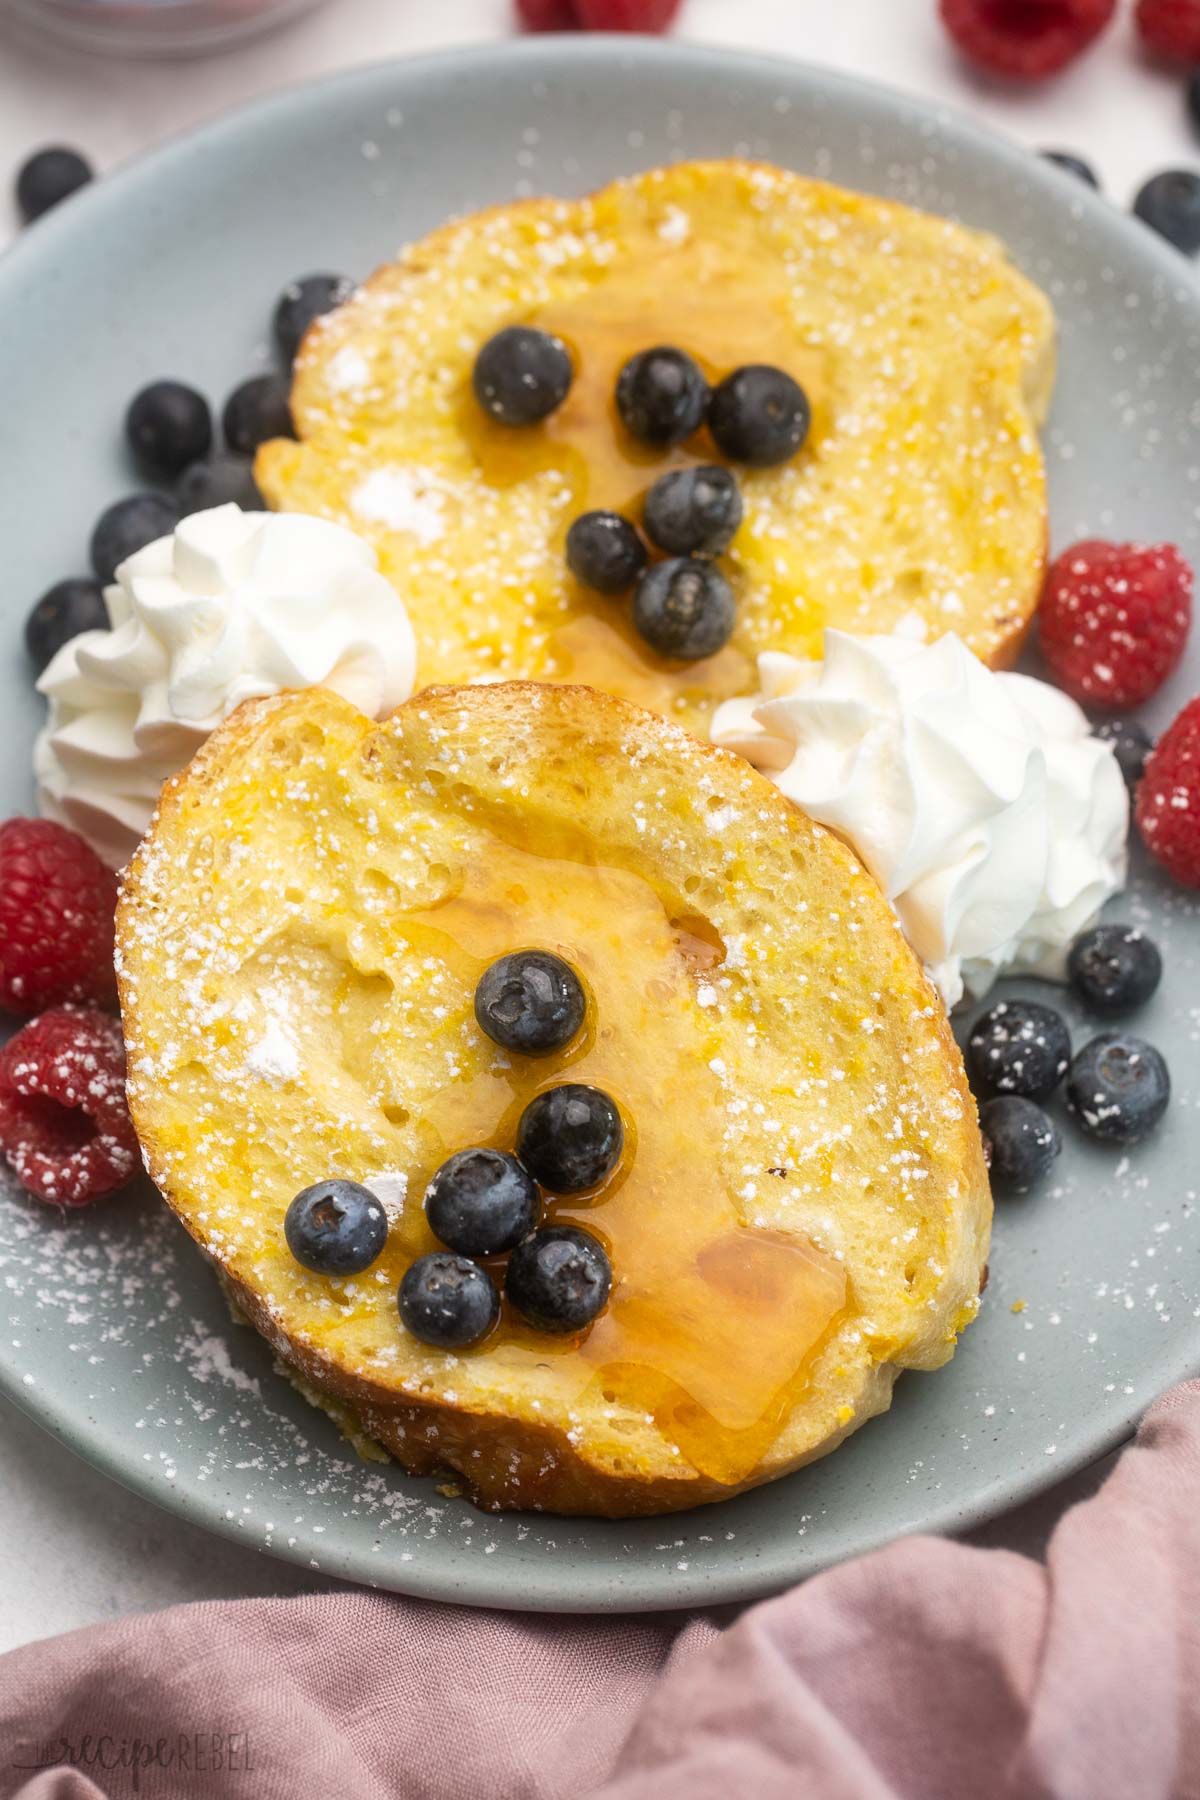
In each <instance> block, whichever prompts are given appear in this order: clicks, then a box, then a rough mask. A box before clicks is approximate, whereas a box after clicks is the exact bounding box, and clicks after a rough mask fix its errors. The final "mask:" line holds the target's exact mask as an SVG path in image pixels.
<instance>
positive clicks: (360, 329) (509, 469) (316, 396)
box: [256, 162, 1054, 730]
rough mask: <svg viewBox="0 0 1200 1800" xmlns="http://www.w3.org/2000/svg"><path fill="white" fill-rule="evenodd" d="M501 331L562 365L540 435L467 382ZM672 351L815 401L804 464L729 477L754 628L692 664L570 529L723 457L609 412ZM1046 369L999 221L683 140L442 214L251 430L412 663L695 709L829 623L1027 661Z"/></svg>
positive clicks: (312, 341) (681, 715)
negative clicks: (697, 150) (661, 163)
mask: <svg viewBox="0 0 1200 1800" xmlns="http://www.w3.org/2000/svg"><path fill="white" fill-rule="evenodd" d="M513 323H521V324H529V325H534V326H538V327H541V328H543V329H545V330H546V331H549V332H551V333H554V334H556V335H557V336H558V337H560V338H561V339H562V340H563V341H564V342H565V343H566V345H567V347H568V349H569V351H570V353H571V357H572V361H573V363H574V368H575V374H574V381H573V384H572V386H571V389H570V392H569V394H568V395H567V398H566V401H565V403H564V404H563V405H562V406H561V407H560V408H559V409H558V411H556V412H555V413H554V414H553V415H552V416H551V417H550V418H548V419H547V420H545V422H544V423H542V424H540V425H535V426H532V427H526V428H513V427H511V426H505V425H501V424H498V423H496V422H495V421H494V420H492V419H490V418H489V417H487V416H486V414H485V413H484V412H483V410H482V409H481V407H480V406H479V404H478V403H477V401H476V400H475V398H474V396H473V393H472V384H471V372H472V365H473V362H474V359H475V357H476V354H477V353H478V351H479V350H480V348H481V346H482V345H483V344H484V342H485V341H486V340H487V339H488V338H489V337H490V336H491V335H492V334H493V333H495V332H496V331H497V330H498V329H500V328H502V327H504V326H506V325H510V324H513ZM663 343H665V344H674V345H677V346H679V347H680V348H682V349H684V350H686V351H688V352H690V354H691V355H692V356H693V357H694V358H695V359H696V360H697V361H698V362H699V364H700V366H701V368H702V369H703V371H704V373H705V374H706V375H707V376H708V377H709V379H710V380H715V379H717V378H718V377H719V376H721V375H724V374H727V373H728V372H729V371H730V370H731V369H732V368H733V367H734V366H736V365H740V364H743V363H747V362H767V363H771V364H774V365H776V366H779V367H782V368H783V369H785V370H786V371H787V372H788V373H789V374H791V375H792V376H794V378H795V379H796V380H797V381H799V383H800V385H801V386H802V387H803V388H804V390H805V392H806V393H807V395H808V398H809V401H810V403H811V407H812V425H811V430H810V432H809V435H808V439H807V442H806V443H805V444H804V447H803V448H802V449H801V450H800V452H799V454H797V455H796V456H795V457H793V459H792V460H791V461H789V462H787V463H785V464H783V465H782V466H778V467H774V468H764V469H741V468H739V470H738V477H739V480H740V482H741V485H742V489H743V493H744V499H745V518H744V520H743V523H742V525H741V528H740V530H739V531H738V533H737V536H736V537H735V539H734V542H733V546H732V549H731V552H730V554H729V557H728V558H727V559H726V561H727V566H728V569H729V574H730V578H731V580H732V583H733V587H734V592H735V596H736V601H737V624H736V627H735V630H734V634H733V637H732V639H731V640H730V641H729V643H728V644H727V645H726V646H725V648H724V649H722V650H720V651H719V652H718V653H717V654H716V655H714V656H710V657H708V658H707V659H706V660H705V661H703V662H699V663H695V664H691V665H680V664H671V663H668V662H664V661H662V660H661V659H659V658H657V657H656V656H655V655H654V654H653V653H652V652H651V651H650V650H649V649H648V647H647V646H646V645H645V644H644V643H643V642H642V640H641V639H640V638H639V637H638V636H637V634H636V632H634V631H633V629H632V628H631V624H630V619H629V608H628V606H627V605H626V604H623V603H622V602H621V601H614V600H606V599H604V598H602V597H600V596H598V595H596V594H595V593H592V592H590V591H588V590H587V589H585V588H583V587H581V586H580V584H579V583H577V582H576V581H575V580H574V579H573V578H572V577H571V576H570V574H569V573H568V571H567V568H566V564H565V561H564V552H563V546H564V540H565V536H566V532H567V528H568V526H569V525H570V523H571V521H572V520H573V519H574V518H576V517H577V516H578V515H579V514H580V513H582V512H583V511H585V510H587V509H591V508H596V507H603V508H616V509H617V510H619V511H624V512H626V513H627V514H629V515H630V516H633V517H636V516H637V515H638V512H639V509H640V503H641V496H642V495H643V493H644V491H645V489H646V488H647V487H648V486H649V485H650V483H651V482H652V481H653V480H654V478H655V477H656V476H657V475H659V474H661V473H662V472H663V471H664V470H666V469H668V468H672V467H683V466H687V465H691V464H696V463H701V462H712V461H714V460H716V461H721V460H723V459H722V458H721V457H720V455H719V453H718V452H717V451H716V449H715V446H714V444H713V442H712V440H711V439H710V437H709V435H708V433H707V432H706V431H704V430H700V431H698V432H697V433H696V434H695V435H694V436H693V437H691V438H689V439H688V440H687V441H686V442H685V443H683V444H682V445H680V446H678V447H677V448H675V449H673V450H669V451H661V450H657V451H656V450H652V449H650V448H649V447H648V446H646V445H644V444H639V443H637V442H636V441H635V440H634V439H633V438H631V437H630V436H629V434H628V433H627V432H626V431H625V430H624V429H623V427H622V426H621V425H620V423H619V420H618V418H617V415H616V412H615V408H614V403H613V392H614V386H615V382H616V376H617V373H618V370H619V369H620V368H621V366H622V365H623V363H624V362H625V361H626V359H627V358H628V357H629V356H631V355H632V354H634V353H635V352H637V351H639V350H643V349H646V348H648V347H650V346H652V345H655V344H663ZM1053 361H1054V356H1053V319H1052V315H1051V311H1050V307H1049V303H1048V302H1047V300H1046V299H1045V297H1044V295H1043V294H1041V293H1040V291H1039V290H1038V289H1037V288H1035V287H1034V286H1033V285H1032V284H1031V283H1030V282H1029V281H1027V280H1026V279H1025V278H1024V277H1023V276H1022V275H1021V274H1019V273H1018V271H1017V270H1016V269H1015V268H1014V267H1013V265H1012V264H1011V263H1010V262H1009V260H1008V258H1007V256H1006V255H1005V253H1004V250H1003V249H1002V247H1001V246H1000V245H999V244H998V243H997V242H996V241H995V240H994V239H992V238H990V237H987V236H984V235H982V234H981V233H979V232H976V231H970V230H966V229H964V228H963V227H962V226H959V225H956V224H952V223H950V222H948V221H947V220H944V219H938V218H933V217H931V216H929V215H927V214H924V213H919V212H915V211H913V210H912V209H910V208H908V207H905V206H900V205H896V204H894V203H890V202H887V201H883V200H877V199H873V198H870V197H868V196H866V195H862V194H855V193H849V192H846V191H844V190H842V189H839V188H836V187H831V186H829V185H827V184H825V183H823V182H819V181H812V180H808V179H806V178H805V177H803V176H799V175H794V174H791V173H789V172H787V171H785V170H782V169H778V168H773V167H770V166H767V165H764V164H752V163H744V162H708V163H680V164H676V165H675V166H673V167H671V168H666V169H655V170H651V171H650V172H648V173H646V174H643V175H638V176H635V177H634V178H632V179H631V180H626V181H618V182H615V183H613V185H612V186H610V187H607V188H604V189H602V190H601V191H600V192H599V193H597V194H594V195H592V196H590V197H588V198H585V199H582V200H555V199H539V200H529V201H522V202H518V203H515V204H513V205H510V206H504V207H499V208H495V209H493V210H491V211H487V212H482V213H477V214H475V215H473V216H471V217H469V218H464V219H460V220H457V221H454V222H452V223H451V224H448V225H446V226H444V227H442V229H440V230H438V231H435V232H434V233H433V234H432V235H431V236H430V237H428V238H426V239H424V240H423V241H422V242H420V243H418V244H415V245H413V246H412V247H411V248H409V249H408V250H406V251H405V252H404V253H403V254H402V255H401V256H400V258H399V259H398V260H397V261H396V262H395V263H393V264H391V265H389V266H386V267H384V268H382V269H380V270H379V271H378V272H377V273H376V274H375V275H374V276H372V277H371V279H370V280H369V281H368V282H367V283H366V285H365V287H363V288H362V289H361V290H360V291H359V292H358V293H357V294H356V295H355V296H354V297H353V298H352V299H350V300H349V301H348V302H347V303H346V304H345V305H344V306H342V307H341V308H340V309H339V310H338V311H336V312H334V313H331V314H329V315H328V316H327V317H326V318H324V319H322V320H319V321H318V322H317V324H316V325H314V326H313V328H312V329H311V330H310V332H309V333H308V336H307V337H306V338H305V340H304V344H303V346H302V349H301V353H300V356H299V359H298V361H297V364H296V372H295V381H294V387H293V395H292V411H293V414H294V419H295V425H296V430H297V433H298V437H299V442H292V441H283V440H278V441H275V442H272V443H269V444H267V445H265V446H264V447H263V448H262V450H261V451H260V452H259V455H258V459H257V463H256V475H257V478H258V482H259V485H260V487H261V488H262V491H263V493H264V494H265V496H266V498H267V500H268V503H269V504H270V505H271V506H273V507H277V508H282V509H286V510H292V511H305V512H313V513H320V514H323V515H324V516H326V517H329V518H333V519H337V520H339V521H341V522H343V523H345V524H347V525H350V526H352V527H353V528H354V529H355V530H356V531H359V532H361V533H363V534H364V535H365V536H367V537H368V538H370V540H371V542H372V543H373V544H374V545H375V547H376V549H377V550H378V552H379V555H380V559H381V563H382V567H383V569H384V571H385V572H386V573H387V574H388V575H389V576H390V577H391V579H392V580H393V582H394V583H395V585H396V587H397V588H398V590H399V592H400V594H401V596H402V598H403V599H404V602H405V604H406V606H407V607H408V609H409V612H410V614H411V616H412V620H413V625H414V627H415V630H416V635H417V643H418V646H419V654H420V675H421V679H422V680H423V681H426V682H442V681H450V682H463V681H473V680H476V679H478V678H480V677H481V676H490V677H495V676H498V675H499V676H504V677H519V678H528V679H535V680H553V681H567V682H572V681H573V682H587V683H589V684H590V685H592V686H596V687H601V688H604V689H606V690H608V691H609V692H612V693H616V694H619V695H622V696H623V697H624V698H626V699H631V700H634V701H637V702H639V703H641V704H643V705H648V706H651V707H653V708H654V709H655V710H657V711H660V712H663V713H666V714H668V715H669V716H671V717H674V718H676V719H678V720H679V721H681V722H683V723H686V724H688V725H689V726H690V727H691V728H693V729H700V730H703V727H704V724H705V721H706V719H707V716H708V714H709V712H710V711H711V709H712V707H713V705H714V704H715V703H716V702H717V701H719V700H722V699H726V698H728V697H729V696H730V695H734V694H741V693H747V692H750V691H751V690H752V689H753V687H754V670H755V658H756V656H757V654H758V652H760V651H762V650H784V651H790V652H791V653H793V654H795V655H799V656H805V657H812V656H819V655H820V649H821V642H822V634H823V632H824V630H825V628H826V626H835V627H838V628H839V629H841V630H846V631H858V632H886V631H890V630H892V629H893V628H894V627H895V626H896V625H897V624H898V623H899V622H900V621H901V620H902V619H909V618H915V619H916V620H918V621H921V622H923V623H924V625H925V626H926V627H927V628H928V633H929V636H930V637H931V638H936V637H939V636H941V635H942V634H943V633H944V632H945V631H948V630H951V631H955V632H957V633H958V635H959V636H960V637H961V638H962V639H963V640H964V641H965V642H966V643H967V644H968V645H969V646H970V647H971V649H972V650H974V651H975V652H976V653H977V654H978V655H979V656H980V657H982V659H983V660H984V661H985V662H987V663H989V664H991V665H993V666H999V665H1003V664H1006V663H1008V662H1011V661H1012V660H1013V659H1014V658H1015V656H1016V654H1017V651H1018V649H1019V647H1020V644H1021V641H1022V639H1023V637H1024V634H1025V631H1026V628H1027V626H1028V623H1029V620H1030V618H1031V616H1032V614H1033V611H1034V608H1035V606H1036V604H1037V600H1038V595H1039V591H1040V586H1041V579H1042V570H1043V563H1044V555H1045V541H1046V501H1045V483H1044V473H1043V466H1042V457H1041V452H1040V449H1039V445H1038V440H1037V426H1038V425H1039V423H1040V422H1041V420H1042V417H1043V414H1044V412H1045V409H1046V406H1047V404H1048V400H1049V394H1050V387H1051V382H1052V376H1053Z"/></svg>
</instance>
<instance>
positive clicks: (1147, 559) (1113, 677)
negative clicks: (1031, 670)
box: [1038, 539, 1192, 708]
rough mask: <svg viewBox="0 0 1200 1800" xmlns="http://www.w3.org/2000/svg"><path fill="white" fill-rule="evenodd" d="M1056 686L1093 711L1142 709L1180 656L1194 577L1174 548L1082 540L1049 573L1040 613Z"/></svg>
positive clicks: (1044, 645) (1044, 650) (1045, 651)
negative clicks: (1130, 707)
mask: <svg viewBox="0 0 1200 1800" xmlns="http://www.w3.org/2000/svg"><path fill="white" fill-rule="evenodd" d="M1038 618H1039V622H1040V626H1041V637H1042V654H1043V655H1044V656H1045V658H1046V661H1047V662H1048V663H1049V664H1050V667H1051V668H1052V669H1053V671H1054V674H1055V677H1056V679H1057V680H1058V682H1059V685H1060V686H1061V687H1064V688H1065V689H1066V691H1067V693H1068V694H1071V695H1073V696H1074V698H1075V699H1076V700H1080V701H1082V702H1084V704H1086V705H1091V706H1106V707H1113V708H1117V707H1129V706H1140V705H1141V703H1142V701H1143V700H1148V699H1149V698H1150V695H1151V694H1153V693H1156V692H1157V690H1158V689H1159V688H1160V687H1161V686H1162V684H1163V682H1164V681H1165V680H1166V679H1167V676H1168V675H1169V674H1170V673H1171V671H1172V669H1174V668H1175V667H1176V665H1177V664H1178V662H1179V659H1180V657H1181V656H1182V655H1183V647H1184V645H1185V643H1186V642H1187V634H1188V627H1189V626H1190V625H1191V622H1192V571H1191V568H1190V566H1189V565H1188V564H1187V563H1186V562H1185V561H1184V559H1183V557H1182V556H1181V555H1180V554H1179V552H1178V550H1176V549H1175V547H1174V545H1172V544H1106V543H1102V542H1100V541H1099V540H1098V539H1097V540H1088V541H1087V542H1085V543H1082V544H1076V545H1075V546H1074V547H1073V548H1072V549H1070V550H1065V551H1064V552H1063V554H1062V555H1061V556H1060V557H1059V559H1058V561H1057V562H1056V563H1054V564H1053V565H1052V566H1051V569H1050V573H1049V575H1048V576H1047V578H1046V591H1045V593H1044V594H1043V596H1042V605H1041V611H1040V612H1039V614H1038Z"/></svg>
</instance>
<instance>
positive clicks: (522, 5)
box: [517, 0, 579, 31]
mask: <svg viewBox="0 0 1200 1800" xmlns="http://www.w3.org/2000/svg"><path fill="white" fill-rule="evenodd" d="M517 17H518V18H519V19H520V21H521V24H522V25H523V26H524V28H525V30H526V31H573V30H574V28H575V26H576V25H578V23H579V21H578V19H577V18H576V17H575V8H574V6H573V4H572V0H517Z"/></svg>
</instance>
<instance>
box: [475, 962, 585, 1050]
mask: <svg viewBox="0 0 1200 1800" xmlns="http://www.w3.org/2000/svg"><path fill="white" fill-rule="evenodd" d="M586 1010H587V999H586V996H585V995H584V991H583V983H582V982H581V981H580V979H579V977H578V975H577V974H576V973H575V971H574V969H573V968H572V967H571V965H570V963H568V962H564V961H563V959H562V957H561V956H554V955H552V954H551V952H550V951H549V950H514V951H512V952H511V954H510V955H508V956H502V957H500V958H499V960H498V961H497V962H494V963H493V964H492V965H491V967H490V968H488V969H485V970H484V972H483V974H482V976H481V977H480V980H479V985H478V987H477V988H476V989H475V1018H476V1021H477V1022H478V1025H479V1029H480V1030H481V1031H485V1032H486V1033H487V1035H488V1036H489V1037H490V1038H491V1040H492V1042H493V1043H495V1044H499V1045H500V1047H501V1049H503V1050H516V1051H519V1052H520V1053H521V1054H522V1055H524V1056H543V1055H545V1054H546V1052H547V1051H550V1050H562V1049H563V1048H565V1046H566V1045H567V1044H569V1043H570V1041H571V1039H572V1038H573V1037H574V1036H575V1033H576V1032H577V1031H578V1030H579V1027H580V1026H581V1025H582V1024H583V1015H584V1013H585V1012H586Z"/></svg>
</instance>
